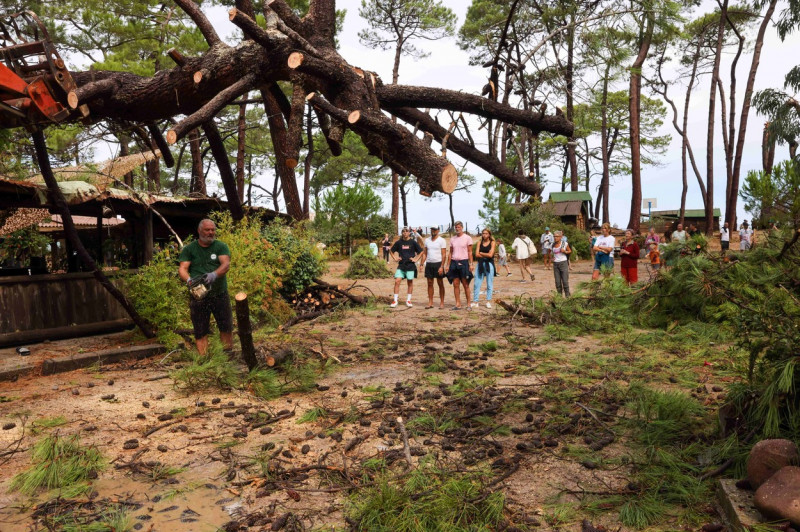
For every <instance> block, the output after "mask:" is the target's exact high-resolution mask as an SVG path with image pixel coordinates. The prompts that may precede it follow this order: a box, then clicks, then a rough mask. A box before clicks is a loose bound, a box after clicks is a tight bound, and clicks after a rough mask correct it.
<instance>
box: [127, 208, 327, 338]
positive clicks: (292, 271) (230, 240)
mask: <svg viewBox="0 0 800 532" xmlns="http://www.w3.org/2000/svg"><path fill="white" fill-rule="evenodd" d="M213 218H214V221H215V223H216V224H217V238H218V239H219V240H220V241H222V242H224V243H225V244H227V245H228V247H229V248H230V250H231V269H230V271H228V273H227V277H228V292H229V294H230V296H231V298H233V297H234V296H235V295H236V294H237V293H238V292H246V293H247V295H248V300H249V303H250V312H251V315H252V318H253V320H255V321H259V322H261V321H266V322H271V323H282V322H283V321H285V320H286V319H288V318H289V317H290V316H291V315H292V310H291V308H290V307H289V305H288V303H287V302H286V300H285V299H284V298H285V297H290V296H291V295H293V294H295V293H298V292H301V291H302V290H303V289H305V287H306V286H308V285H309V284H311V282H312V279H313V278H314V277H317V276H319V275H320V274H321V273H322V272H323V270H324V263H323V261H322V259H321V257H320V256H319V253H318V252H317V250H316V248H315V247H314V245H313V243H312V241H311V240H310V238H309V237H308V235H307V233H306V231H305V230H304V229H303V228H298V229H292V228H289V227H287V226H286V225H285V224H283V223H280V222H273V223H271V224H269V225H267V226H264V225H263V224H262V223H261V222H260V221H259V220H257V219H248V218H246V219H244V220H241V221H240V222H239V223H237V224H234V223H233V220H232V219H231V217H230V214H228V213H218V214H216V215H214V216H213ZM179 254H180V252H179V251H178V250H177V246H175V245H174V244H173V245H172V246H168V247H166V248H163V249H161V250H159V251H158V252H157V253H156V254H155V256H154V257H153V260H152V261H151V262H150V264H148V265H147V266H143V267H142V268H140V269H139V270H138V271H137V272H136V273H135V274H133V275H131V276H130V277H129V278H128V279H127V282H126V283H125V284H126V289H127V293H128V296H129V297H130V299H131V301H132V302H133V305H134V307H135V308H136V310H137V311H138V312H139V313H140V314H141V315H142V316H143V317H145V318H146V319H147V320H149V321H150V322H151V323H152V324H153V325H154V326H155V327H156V330H157V333H158V338H159V340H160V341H161V342H162V343H164V344H165V345H166V346H167V347H169V348H174V347H177V346H178V345H180V343H181V339H180V337H179V336H178V335H176V334H175V332H174V331H176V330H179V329H190V328H191V320H190V319H189V294H188V291H187V289H186V286H185V283H183V282H181V280H180V278H179V277H178V256H179Z"/></svg>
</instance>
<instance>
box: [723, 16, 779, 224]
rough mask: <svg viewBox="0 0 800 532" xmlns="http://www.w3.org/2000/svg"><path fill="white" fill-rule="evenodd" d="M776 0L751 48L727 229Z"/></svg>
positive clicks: (732, 221)
mask: <svg viewBox="0 0 800 532" xmlns="http://www.w3.org/2000/svg"><path fill="white" fill-rule="evenodd" d="M776 4H777V0H770V3H769V6H768V7H767V12H766V13H765V14H764V18H763V20H762V21H761V26H760V27H759V28H758V35H757V36H756V40H755V46H754V47H753V60H752V62H751V63H750V72H749V74H748V76H747V86H746V87H745V90H744V99H743V100H742V114H741V116H740V118H739V137H738V138H737V140H736V154H735V155H734V159H733V176H732V177H731V187H730V195H729V197H728V202H727V204H726V205H725V219H726V221H727V222H728V226H729V227H736V207H737V204H738V201H739V178H740V175H741V172H742V153H743V152H744V141H745V134H746V133H747V119H748V117H749V116H750V103H751V101H752V99H753V86H754V85H755V82H756V72H757V71H758V64H759V62H760V61H761V49H762V48H763V46H764V34H765V33H766V31H767V27H769V24H770V21H771V20H772V14H773V13H774V12H775V5H776Z"/></svg>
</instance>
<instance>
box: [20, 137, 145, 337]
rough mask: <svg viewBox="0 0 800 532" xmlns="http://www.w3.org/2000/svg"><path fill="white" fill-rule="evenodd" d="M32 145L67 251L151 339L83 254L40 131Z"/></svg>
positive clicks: (139, 318) (137, 317) (142, 322)
mask: <svg viewBox="0 0 800 532" xmlns="http://www.w3.org/2000/svg"><path fill="white" fill-rule="evenodd" d="M32 136H33V145H34V148H35V150H36V160H37V161H38V163H39V170H41V172H42V177H43V178H44V182H45V184H47V190H48V192H49V193H50V199H51V201H52V202H53V206H54V208H55V209H56V211H57V212H58V214H59V215H60V216H61V223H62V225H63V226H64V234H65V236H66V238H67V240H68V241H69V243H70V245H71V247H72V248H73V249H74V250H75V251H76V252H77V253H78V257H79V258H80V259H81V262H83V264H84V265H85V266H86V268H87V269H88V270H91V271H92V273H93V274H94V277H95V279H97V281H98V282H99V283H100V284H101V285H103V288H105V289H106V290H108V292H109V293H110V294H111V295H112V296H113V297H114V299H116V300H117V301H119V303H120V305H122V307H123V308H124V309H125V312H127V313H128V315H129V316H130V317H131V319H132V320H133V322H134V323H135V324H136V325H137V326H138V327H139V329H141V331H142V333H143V334H144V335H145V336H146V337H147V338H153V337H155V333H154V332H153V327H152V326H151V325H150V323H148V322H147V320H145V319H144V318H143V317H142V316H140V315H139V313H138V312H136V309H134V308H133V305H132V304H131V302H130V301H128V298H127V297H125V294H123V293H122V292H120V291H119V289H118V288H117V287H116V286H114V285H113V284H112V283H111V281H109V279H108V277H106V276H105V274H104V273H103V272H102V271H100V269H99V268H98V267H97V264H96V263H95V261H94V260H92V257H91V256H90V255H89V252H88V251H86V248H85V247H84V245H83V242H81V239H80V237H79V236H78V231H77V229H75V223H74V222H73V221H72V214H71V213H70V211H69V206H68V205H67V200H66V199H65V198H64V194H62V193H61V189H60V188H58V182H57V181H56V177H55V175H54V174H53V170H52V168H51V167H50V159H49V156H48V153H47V143H46V142H45V139H44V133H42V131H41V130H36V131H34V132H33V135H32Z"/></svg>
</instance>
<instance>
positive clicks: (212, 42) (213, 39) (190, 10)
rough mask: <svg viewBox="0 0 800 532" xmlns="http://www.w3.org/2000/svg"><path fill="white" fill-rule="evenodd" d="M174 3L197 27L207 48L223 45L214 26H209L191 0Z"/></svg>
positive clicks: (178, 0)
mask: <svg viewBox="0 0 800 532" xmlns="http://www.w3.org/2000/svg"><path fill="white" fill-rule="evenodd" d="M175 3H176V4H178V7H180V8H181V9H182V10H183V11H184V12H185V13H186V14H187V15H189V18H191V19H192V21H193V22H194V23H195V24H196V25H197V29H199V30H200V33H202V34H203V37H205V39H206V42H207V43H208V46H210V47H214V46H216V45H218V44H223V43H222V39H220V38H219V35H217V32H216V31H215V30H214V26H212V25H211V22H210V21H209V20H208V19H207V18H206V16H205V15H204V14H203V12H202V11H200V8H199V7H198V6H197V4H195V3H194V2H193V1H192V0H175Z"/></svg>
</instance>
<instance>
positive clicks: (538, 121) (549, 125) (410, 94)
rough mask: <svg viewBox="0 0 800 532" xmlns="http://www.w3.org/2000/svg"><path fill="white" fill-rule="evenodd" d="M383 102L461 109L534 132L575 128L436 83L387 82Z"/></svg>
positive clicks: (555, 118)
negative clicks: (430, 85)
mask: <svg viewBox="0 0 800 532" xmlns="http://www.w3.org/2000/svg"><path fill="white" fill-rule="evenodd" d="M375 93H376V95H377V96H378V100H379V101H380V103H381V106H382V107H384V108H386V109H387V110H388V111H389V112H393V110H394V109H395V108H398V107H430V108H434V109H447V110H448V111H460V112H463V113H470V114H474V115H478V116H482V117H485V118H493V119H497V120H500V121H502V122H506V123H509V124H514V125H519V126H524V127H527V128H528V129H530V130H531V131H532V132H533V133H539V132H540V131H549V132H551V133H555V134H557V135H564V136H565V137H569V136H571V135H572V133H573V131H574V129H575V128H574V127H573V125H572V123H570V122H569V121H568V120H567V119H566V118H565V117H563V116H557V115H549V116H543V115H541V114H540V113H536V112H531V111H525V110H523V109H514V108H513V107H510V106H508V105H504V104H501V103H497V102H494V101H492V100H489V99H487V98H483V97H481V96H475V95H474V94H466V93H463V92H458V91H451V90H447V89H438V88H435V87H412V86H408V85H383V86H379V87H378V88H377V89H376V90H375Z"/></svg>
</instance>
